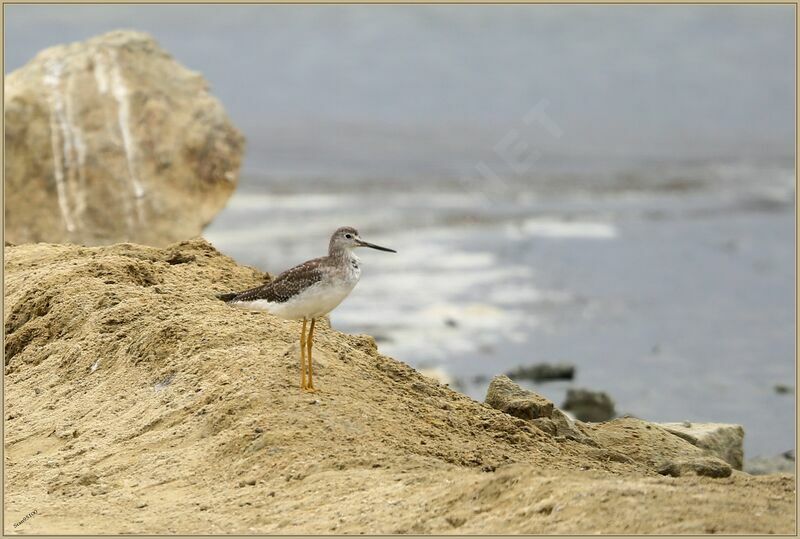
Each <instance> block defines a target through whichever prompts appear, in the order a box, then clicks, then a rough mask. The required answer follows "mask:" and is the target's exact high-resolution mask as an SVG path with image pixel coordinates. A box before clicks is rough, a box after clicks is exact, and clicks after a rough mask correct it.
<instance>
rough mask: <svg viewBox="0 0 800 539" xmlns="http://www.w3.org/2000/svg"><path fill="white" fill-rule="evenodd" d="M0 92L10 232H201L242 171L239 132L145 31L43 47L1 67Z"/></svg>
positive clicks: (157, 241)
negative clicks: (6, 69) (21, 62)
mask: <svg viewBox="0 0 800 539" xmlns="http://www.w3.org/2000/svg"><path fill="white" fill-rule="evenodd" d="M4 102H5V125H6V130H5V142H6V154H5V156H6V163H5V182H6V183H5V194H6V205H5V217H6V239H7V240H9V241H11V242H12V243H27V242H38V241H46V242H53V243H65V242H73V243H84V244H105V243H114V242H119V241H133V242H138V243H147V244H152V245H164V244H168V243H170V242H173V241H175V240H180V239H186V238H189V237H192V236H196V235H197V234H199V233H200V231H201V230H202V229H203V227H204V226H205V225H206V224H208V223H209V222H210V221H211V219H212V218H213V217H214V216H215V215H216V214H217V212H219V210H220V209H221V208H222V207H223V206H224V205H225V203H226V201H227V199H228V197H229V196H230V195H231V193H232V192H233V190H234V188H235V186H236V183H237V181H238V174H239V166H240V162H241V158H242V151H243V146H244V139H243V137H242V135H241V134H240V133H239V132H238V131H237V130H236V128H235V127H234V126H233V125H231V123H230V121H229V120H228V118H227V116H226V115H225V112H224V110H223V108H222V106H221V104H220V103H219V101H218V100H217V99H215V98H214V97H213V96H212V95H211V94H210V93H209V91H208V84H207V82H206V81H205V80H204V79H203V77H202V76H201V75H200V74H199V73H196V72H194V71H190V70H189V69H186V68H185V67H183V66H181V65H180V64H178V63H177V62H176V61H175V60H174V59H173V58H172V57H171V56H170V55H169V54H167V53H166V52H164V51H163V50H162V49H161V48H160V47H159V46H158V44H157V43H156V42H155V41H154V40H153V39H152V38H151V37H150V36H148V35H147V34H143V33H139V32H130V31H116V32H111V33H108V34H105V35H102V36H99V37H95V38H93V39H90V40H88V41H85V42H80V43H72V44H69V45H60V46H57V47H52V48H49V49H46V50H44V51H42V52H40V53H39V54H38V55H37V56H36V57H35V58H34V59H33V60H31V61H30V62H29V63H28V64H27V65H25V66H24V67H22V68H20V69H18V70H17V71H14V72H13V73H11V74H10V75H9V76H8V77H6V80H5V101H4Z"/></svg>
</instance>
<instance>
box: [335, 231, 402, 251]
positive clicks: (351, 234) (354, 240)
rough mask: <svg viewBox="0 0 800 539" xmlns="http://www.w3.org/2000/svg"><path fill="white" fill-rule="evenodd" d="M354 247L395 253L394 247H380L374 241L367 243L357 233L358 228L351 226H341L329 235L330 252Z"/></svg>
mask: <svg viewBox="0 0 800 539" xmlns="http://www.w3.org/2000/svg"><path fill="white" fill-rule="evenodd" d="M356 247H370V248H371V249H377V250H379V251H388V252H390V253H396V252H397V251H395V250H394V249H389V248H388V247H381V246H380V245H375V244H374V243H369V242H366V241H364V240H362V239H361V236H359V234H358V230H356V229H355V228H353V227H351V226H343V227H341V228H339V229H337V230H336V232H334V233H333V236H331V243H330V246H329V248H328V251H329V253H330V254H333V253H336V252H349V251H352V250H353V249H355V248H356Z"/></svg>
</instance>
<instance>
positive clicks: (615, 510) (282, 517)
mask: <svg viewBox="0 0 800 539" xmlns="http://www.w3.org/2000/svg"><path fill="white" fill-rule="evenodd" d="M5 270H6V298H5V300H6V314H5V320H4V323H5V331H6V357H5V369H6V374H5V376H6V379H5V390H6V391H5V413H6V417H5V440H4V444H5V459H6V461H5V465H6V485H5V488H6V499H7V504H6V507H5V512H6V523H7V524H6V531H7V532H8V531H12V530H14V528H13V524H14V523H18V522H20V521H21V520H22V519H23V518H25V517H26V515H29V514H31V513H32V512H33V511H36V513H35V514H34V515H33V516H30V517H28V518H27V519H26V520H25V522H24V523H22V524H20V526H19V529H17V530H16V531H24V532H25V533H150V534H152V533H177V532H180V533H223V532H227V533H240V534H244V533H331V532H348V533H359V532H363V533H394V532H397V533H402V532H413V533H431V532H432V533H446V532H454V533H461V532H472V533H510V532H520V531H524V532H536V531H539V532H545V533H547V532H557V531H561V532H573V533H576V532H577V533H589V532H594V531H605V532H614V531H617V532H621V531H627V532H645V531H653V530H657V531H662V532H695V533H697V532H704V531H708V529H710V528H713V529H714V530H715V531H727V532H766V531H777V532H787V533H788V532H789V531H791V530H792V529H793V527H794V490H793V488H794V487H793V483H792V482H791V481H788V482H787V480H786V478H784V477H780V476H772V477H765V478H751V477H750V476H747V475H746V474H742V473H741V472H734V473H733V475H732V476H731V477H728V478H722V479H718V478H709V477H699V476H696V475H682V476H681V477H669V476H662V475H659V473H658V470H657V469H656V467H657V465H661V464H662V460H661V459H655V458H653V459H650V460H648V459H647V458H633V457H634V456H636V457H638V456H640V455H646V454H649V453H648V452H647V451H645V449H643V447H644V446H647V445H648V444H650V442H649V441H648V440H649V438H647V435H646V432H647V429H645V428H644V427H642V429H641V430H637V429H638V427H637V429H634V430H633V431H629V430H628V429H624V428H619V425H617V424H615V423H614V422H612V423H609V424H608V425H607V426H606V425H605V424H599V425H594V426H592V429H587V432H590V434H591V436H592V438H593V439H594V440H598V447H595V446H592V445H589V444H586V443H580V442H579V441H576V440H573V439H570V438H568V437H565V436H557V435H556V436H554V435H553V434H552V433H549V432H546V431H545V430H542V429H540V428H538V427H537V426H536V425H534V424H533V423H532V422H530V421H526V420H523V419H520V418H517V417H513V416H512V415H509V414H506V413H504V412H502V411H499V410H495V409H493V408H491V407H489V406H487V405H484V404H481V403H478V402H475V401H473V400H471V399H469V398H468V397H466V396H464V395H462V394H459V393H457V392H454V391H452V390H450V389H449V388H447V387H446V386H443V385H441V384H439V383H437V382H436V381H434V380H431V379H429V378H426V377H424V376H422V375H420V374H419V373H418V372H417V371H415V370H414V369H412V368H410V367H409V366H407V365H405V364H403V363H400V362H397V361H395V360H393V359H391V358H388V357H385V356H382V355H381V354H380V353H379V352H378V350H377V348H376V346H375V342H374V340H373V339H372V338H371V337H368V336H364V335H345V334H342V333H339V332H337V331H335V330H333V329H331V328H330V327H328V325H327V324H324V323H323V324H321V327H320V328H319V330H318V333H317V334H316V335H315V336H316V342H315V362H316V369H315V374H316V376H315V382H316V383H317V384H318V387H319V388H320V391H319V392H318V393H315V394H308V393H303V392H301V391H300V390H299V358H298V351H299V350H298V346H297V338H298V334H299V327H298V324H297V323H294V322H286V321H282V320H278V319H276V318H274V317H271V316H269V315H266V314H264V313H249V312H245V311H240V310H237V309H233V308H231V307H229V306H227V305H226V304H224V303H222V302H220V301H218V300H217V299H215V297H214V294H215V293H217V292H222V291H229V290H235V289H241V288H245V287H249V286H254V285H256V284H259V283H261V282H263V281H264V280H265V279H268V278H269V277H268V276H267V275H264V274H262V273H261V272H259V271H257V270H254V269H252V268H247V267H241V266H238V265H236V264H235V262H234V261H233V260H231V259H229V258H227V257H225V256H222V255H220V254H219V253H218V252H217V251H216V250H214V248H213V247H211V246H210V245H209V244H207V243H205V242H203V241H201V240H195V241H189V242H184V243H181V244H176V245H173V246H170V247H168V248H166V249H157V248H152V247H142V246H136V245H130V244H120V245H113V246H108V247H78V246H64V245H51V244H40V245H22V246H16V247H7V248H6V266H5ZM604 433H605V436H603V435H602V434H604ZM658 434H659V435H660V431H659V433H658ZM665 435H666V436H669V437H670V438H671V443H672V442H674V445H671V446H670V447H671V448H672V449H674V450H675V451H676V456H680V455H681V454H682V452H681V451H682V450H686V451H689V452H690V453H691V452H700V449H698V448H696V447H694V446H693V445H691V444H689V443H688V442H686V441H685V440H682V439H680V438H678V437H677V436H673V435H671V434H669V433H665ZM655 439H656V440H657V439H659V438H658V437H656V438H655ZM604 440H607V441H609V442H610V443H611V446H613V447H609V448H607V449H606V448H604V447H603V445H602V444H603V441H604ZM626 440H628V441H629V442H633V441H634V440H635V441H636V444H638V445H637V448H638V449H637V450H636V451H634V452H633V454H631V453H630V452H628V451H624V450H623V448H624V447H625V444H626ZM650 445H652V444H650ZM649 451H650V452H652V453H655V452H656V448H650V449H649ZM621 452H624V453H625V454H626V455H630V456H631V458H625V459H621V458H615V455H618V454H619V453H621ZM700 498H702V500H703V501H702V503H697V501H696V500H698V499H700ZM753 500H758V503H757V505H758V507H757V510H756V512H755V513H753V512H752V511H750V512H748V511H746V510H744V509H743V507H745V506H746V507H752V504H753Z"/></svg>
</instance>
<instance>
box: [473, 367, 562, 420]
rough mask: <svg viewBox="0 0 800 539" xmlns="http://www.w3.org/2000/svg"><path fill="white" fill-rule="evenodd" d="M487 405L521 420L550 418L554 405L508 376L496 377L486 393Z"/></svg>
mask: <svg viewBox="0 0 800 539" xmlns="http://www.w3.org/2000/svg"><path fill="white" fill-rule="evenodd" d="M484 402H486V404H488V405H489V406H491V407H492V408H496V409H497V410H501V411H503V412H505V413H507V414H509V415H513V416H514V417H518V418H520V419H528V420H530V419H537V418H540V417H550V415H551V414H552V413H553V408H554V406H553V403H552V402H551V401H549V400H547V399H546V398H544V397H542V396H541V395H537V394H536V393H533V392H532V391H526V390H524V389H522V388H521V387H519V386H518V385H517V384H515V383H514V382H512V381H511V379H510V378H508V377H507V376H502V375H501V376H495V377H494V378H493V379H492V382H491V383H490V384H489V389H488V391H487V392H486V399H485V401H484Z"/></svg>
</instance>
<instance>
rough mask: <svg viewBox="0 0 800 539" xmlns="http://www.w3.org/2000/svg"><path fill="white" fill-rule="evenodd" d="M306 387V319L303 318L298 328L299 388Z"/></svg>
mask: <svg viewBox="0 0 800 539" xmlns="http://www.w3.org/2000/svg"><path fill="white" fill-rule="evenodd" d="M305 388H306V319H305V318H303V329H302V330H300V389H305Z"/></svg>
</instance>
